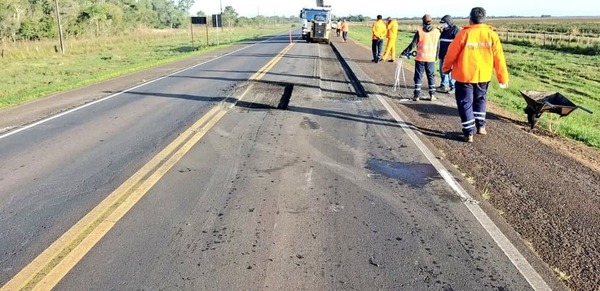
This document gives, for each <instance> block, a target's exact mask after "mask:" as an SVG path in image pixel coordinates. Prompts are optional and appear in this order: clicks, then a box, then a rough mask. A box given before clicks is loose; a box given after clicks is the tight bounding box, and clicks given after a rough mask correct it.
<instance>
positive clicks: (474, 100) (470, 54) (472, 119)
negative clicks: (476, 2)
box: [442, 7, 508, 142]
mask: <svg viewBox="0 0 600 291" xmlns="http://www.w3.org/2000/svg"><path fill="white" fill-rule="evenodd" d="M484 19H485V9H483V8H481V7H475V8H473V9H471V13H470V15H469V25H468V26H466V27H465V28H463V29H462V30H461V31H460V32H459V33H458V35H456V38H455V39H454V41H452V42H451V43H450V47H449V48H448V53H447V54H446V57H445V58H444V66H443V67H442V71H443V72H444V73H450V72H452V77H453V78H454V79H455V80H456V104H457V106H458V113H459V115H460V120H461V122H462V131H463V133H464V138H465V141H466V142H473V135H474V134H475V132H477V133H478V134H487V130H486V120H485V115H486V103H487V100H486V98H487V90H488V85H489V83H490V81H491V80H492V73H493V71H495V72H496V78H498V82H500V88H507V87H508V70H507V68H506V60H505V59H504V52H503V50H502V44H501V43H500V38H499V37H498V34H496V32H494V31H493V30H492V27H491V26H489V25H486V24H483V23H482V21H483V20H484Z"/></svg>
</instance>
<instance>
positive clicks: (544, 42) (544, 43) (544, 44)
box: [542, 31, 546, 46]
mask: <svg viewBox="0 0 600 291" xmlns="http://www.w3.org/2000/svg"><path fill="white" fill-rule="evenodd" d="M542 45H543V46H546V32H545V31H544V41H543V43H542Z"/></svg>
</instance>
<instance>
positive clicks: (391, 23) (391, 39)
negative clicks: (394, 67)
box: [382, 17, 398, 62]
mask: <svg viewBox="0 0 600 291" xmlns="http://www.w3.org/2000/svg"><path fill="white" fill-rule="evenodd" d="M386 28H387V34H386V37H387V45H386V46H385V53H384V54H383V58H382V59H383V60H384V61H386V60H387V58H388V56H390V57H391V59H390V60H389V61H388V62H393V61H395V60H396V40H397V39H398V21H396V19H394V18H391V17H388V18H387V24H386Z"/></svg>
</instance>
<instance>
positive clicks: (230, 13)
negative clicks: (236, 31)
mask: <svg viewBox="0 0 600 291" xmlns="http://www.w3.org/2000/svg"><path fill="white" fill-rule="evenodd" d="M238 15H239V14H238V13H237V12H236V11H235V9H234V8H233V7H232V6H225V9H224V10H223V15H222V17H223V23H227V26H229V27H231V25H232V24H233V23H235V20H236V19H237V18H238Z"/></svg>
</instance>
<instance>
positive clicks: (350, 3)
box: [190, 0, 600, 17]
mask: <svg viewBox="0 0 600 291" xmlns="http://www.w3.org/2000/svg"><path fill="white" fill-rule="evenodd" d="M324 1H325V4H328V5H331V6H332V9H333V11H334V14H336V15H339V16H347V15H358V14H362V15H365V16H370V17H375V16H376V15H377V14H382V15H383V16H393V17H413V16H422V15H423V14H425V13H428V14H431V15H433V16H434V17H435V16H437V17H441V16H443V15H445V14H450V15H452V16H467V15H468V14H469V11H470V10H471V8H473V7H475V6H481V7H483V8H485V9H486V10H487V13H488V15H490V16H512V15H519V16H540V15H542V14H550V15H552V16H600V1H597V0H585V1H584V0H569V1H565V0H561V1H558V0H545V1H542V0H539V1H532V0H503V1H497V0H496V1H491V0H488V1H481V0H480V1H474V0H454V1H448V0H444V1H442V0H429V1H423V2H421V1H399V0H378V1H376V2H372V4H365V2H368V1H358V0H324ZM292 3H293V4H292ZM315 3H316V2H315V1H309V0H196V4H195V5H194V6H193V7H192V9H190V13H191V14H195V13H196V12H197V11H198V10H202V11H204V12H205V13H207V14H214V13H218V12H219V6H220V4H222V6H223V7H225V6H232V7H233V8H234V9H235V10H236V11H237V12H238V13H239V14H240V15H241V16H248V17H254V16H256V15H257V14H259V13H260V14H261V15H267V16H271V15H280V16H282V15H283V16H291V15H297V14H298V13H299V12H300V9H301V8H302V7H313V6H315ZM424 3H429V7H425V5H424Z"/></svg>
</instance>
